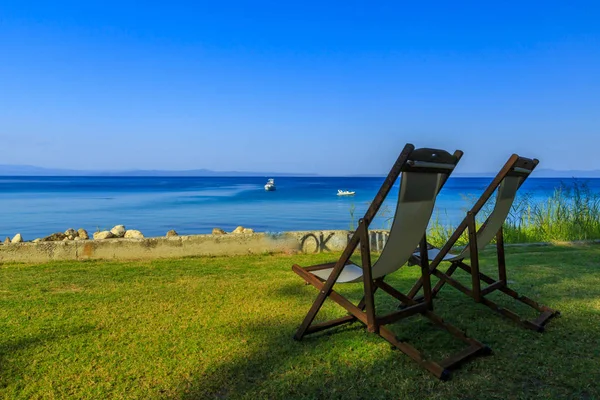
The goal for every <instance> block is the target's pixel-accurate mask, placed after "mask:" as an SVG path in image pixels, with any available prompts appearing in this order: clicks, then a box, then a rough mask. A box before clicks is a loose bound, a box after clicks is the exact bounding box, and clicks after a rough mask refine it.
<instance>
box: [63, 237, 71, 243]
mask: <svg viewBox="0 0 600 400" xmlns="http://www.w3.org/2000/svg"><path fill="white" fill-rule="evenodd" d="M69 240H71V239H69V237H68V236H67V237H66V238H64V239H63V240H62V241H63V242H68V241H69Z"/></svg>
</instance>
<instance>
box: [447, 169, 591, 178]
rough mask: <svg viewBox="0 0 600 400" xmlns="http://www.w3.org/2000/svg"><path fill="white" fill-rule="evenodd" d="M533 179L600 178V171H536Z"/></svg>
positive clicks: (459, 175) (457, 175)
mask: <svg viewBox="0 0 600 400" xmlns="http://www.w3.org/2000/svg"><path fill="white" fill-rule="evenodd" d="M496 174H497V172H481V173H456V174H454V175H453V176H454V177H457V178H458V177H464V178H468V177H473V178H479V177H493V176H496ZM531 177H532V178H600V169H594V170H588V171H582V170H565V171H559V170H555V169H544V168H539V169H536V170H535V171H534V172H533V174H532V175H531Z"/></svg>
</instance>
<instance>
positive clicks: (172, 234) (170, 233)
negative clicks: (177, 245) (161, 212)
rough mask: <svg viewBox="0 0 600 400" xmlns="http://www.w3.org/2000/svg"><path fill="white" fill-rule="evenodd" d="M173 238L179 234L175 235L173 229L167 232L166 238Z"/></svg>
mask: <svg viewBox="0 0 600 400" xmlns="http://www.w3.org/2000/svg"><path fill="white" fill-rule="evenodd" d="M174 236H179V233H177V232H176V231H175V230H174V229H171V230H170V231H169V232H167V237H174Z"/></svg>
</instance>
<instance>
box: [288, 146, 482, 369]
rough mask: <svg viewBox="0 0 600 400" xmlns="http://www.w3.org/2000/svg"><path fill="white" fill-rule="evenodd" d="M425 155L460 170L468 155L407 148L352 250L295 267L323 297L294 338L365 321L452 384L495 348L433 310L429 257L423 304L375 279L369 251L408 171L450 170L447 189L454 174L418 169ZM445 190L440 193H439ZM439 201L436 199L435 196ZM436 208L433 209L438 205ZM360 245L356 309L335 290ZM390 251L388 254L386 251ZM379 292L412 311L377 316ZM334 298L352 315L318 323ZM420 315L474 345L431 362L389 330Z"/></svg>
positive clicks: (424, 272)
mask: <svg viewBox="0 0 600 400" xmlns="http://www.w3.org/2000/svg"><path fill="white" fill-rule="evenodd" d="M419 153H420V154H421V155H423V154H425V155H426V156H425V157H424V158H421V160H420V161H423V162H425V163H427V161H432V159H431V158H429V157H428V156H427V154H429V155H431V154H433V156H436V155H438V154H441V153H445V155H446V156H447V157H446V160H447V159H448V158H450V159H451V160H453V161H452V163H453V165H452V169H453V168H454V166H455V165H456V164H457V163H458V161H459V160H460V158H461V157H462V152H461V151H460V150H457V151H456V152H455V153H454V154H453V155H450V154H449V153H447V152H445V151H442V150H432V149H418V150H415V149H414V146H413V145H411V144H407V145H406V146H405V148H404V150H403V151H402V152H401V154H400V156H399V157H398V159H397V160H396V162H395V163H394V166H393V167H392V169H391V171H390V173H389V175H388V176H387V178H386V179H385V181H384V183H383V185H382V186H381V188H380V189H379V192H378V193H377V195H376V196H375V199H374V201H373V202H372V203H371V205H370V207H369V209H368V210H367V212H366V213H365V216H364V217H363V218H362V219H360V221H359V224H358V228H357V230H356V232H355V233H354V235H353V236H352V237H351V239H350V240H349V242H348V245H347V246H346V248H345V250H344V251H343V253H342V255H341V257H340V258H339V259H338V260H337V262H334V263H328V264H321V265H313V266H310V267H301V266H299V265H293V267H292V269H293V271H294V272H295V273H296V274H298V275H300V276H301V277H302V278H303V279H304V280H305V281H306V282H307V284H311V285H313V286H314V287H315V288H317V289H318V290H319V294H318V296H317V299H316V300H315V302H314V303H313V305H312V307H311V308H310V310H309V312H308V314H307V315H306V317H305V318H304V321H303V322H302V325H300V327H299V328H298V330H297V332H296V334H295V336H294V339H296V340H301V339H302V338H303V337H304V336H305V335H307V334H311V333H315V332H319V331H323V330H325V329H328V328H332V327H336V326H339V325H342V324H346V323H351V322H354V321H359V322H361V323H363V324H364V325H366V326H367V329H368V331H369V332H373V333H376V334H378V335H379V336H381V337H382V338H383V339H385V340H387V341H388V342H389V343H391V344H392V345H393V346H395V347H396V348H398V349H399V350H401V351H402V352H403V353H405V354H406V355H408V356H409V357H410V358H412V359H413V360H415V361H416V362H417V363H418V364H420V365H421V366H423V367H424V368H426V369H427V370H428V371H430V372H431V373H433V374H434V375H435V376H436V377H438V378H440V379H442V380H446V379H448V378H449V377H450V371H449V369H450V368H452V367H455V366H457V365H458V364H460V363H461V362H463V361H464V360H466V359H467V358H469V357H472V356H474V355H477V354H490V353H491V350H490V349H489V347H487V346H485V345H484V344H482V343H481V342H479V341H477V340H475V339H472V338H469V337H467V336H466V334H465V333H464V332H462V331H461V330H459V329H457V328H455V327H454V326H452V325H450V324H448V323H446V322H445V321H444V320H442V318H440V317H438V316H437V315H436V314H434V313H433V312H432V310H433V304H432V302H431V286H430V281H429V277H430V273H429V263H428V260H427V257H424V258H423V262H422V263H421V274H422V275H421V276H422V281H423V282H424V288H425V301H424V302H423V303H418V302H416V301H414V300H413V299H411V298H409V297H408V296H406V295H405V294H403V293H401V292H400V291H398V290H397V289H395V288H394V287H392V286H391V285H389V284H388V283H386V282H384V279H385V276H382V277H378V278H374V277H373V275H372V265H371V255H370V248H369V233H368V228H369V224H370V223H371V221H372V220H373V218H374V216H375V215H376V213H377V211H378V209H379V208H380V206H381V204H382V203H383V201H384V200H385V198H386V196H387V195H388V193H389V191H390V190H391V188H392V186H393V184H394V182H395V181H396V179H397V178H398V177H399V175H400V174H401V173H402V172H407V171H410V172H436V173H442V172H444V173H445V174H447V175H445V176H444V177H443V178H442V182H440V186H439V189H441V186H443V184H444V183H445V181H446V180H447V178H448V175H449V172H448V170H445V171H443V170H432V169H429V170H425V169H424V168H420V167H418V166H417V164H418V162H419V160H418V155H419ZM415 159H416V160H417V162H415ZM450 173H451V171H450ZM439 189H438V191H437V192H439ZM437 192H436V193H435V195H434V196H437ZM399 201H400V199H399ZM433 201H435V198H434V200H433ZM431 207H432V208H433V205H432V206H431ZM430 217H431V214H430V215H429V216H427V221H428V220H429V218H430ZM426 224H427V222H425V226H423V230H422V233H420V232H417V233H416V234H418V236H417V240H418V239H419V238H421V239H420V243H421V244H424V243H426V242H427V238H426V235H425V230H426ZM359 243H360V254H361V263H362V278H361V279H360V280H362V282H363V286H364V296H363V298H362V299H361V301H360V302H359V303H358V305H355V304H353V303H352V302H351V301H349V300H348V299H346V298H345V297H343V296H342V295H341V294H339V293H338V292H336V291H335V290H333V287H334V284H336V281H337V280H338V277H339V276H340V274H342V271H343V270H344V268H345V267H346V266H347V265H349V264H351V263H350V261H349V260H350V257H351V255H352V254H353V252H354V251H355V250H356V248H357V247H358V245H359ZM390 243H391V238H390V239H388V241H387V243H386V246H388V245H393V244H390ZM417 244H418V243H415V244H414V245H413V247H412V249H414V248H416V246H417ZM423 248H424V247H423ZM384 251H385V249H384ZM411 253H412V250H410V249H409V255H408V256H407V259H408V257H410V254H411ZM382 255H383V253H382ZM404 263H405V261H402V264H404ZM326 269H331V272H330V273H329V277H328V278H327V279H324V278H323V277H319V276H317V273H318V272H319V271H323V270H326ZM360 280H358V281H360ZM377 289H381V290H383V291H384V292H386V293H388V294H389V295H391V296H393V297H394V298H396V299H397V300H399V301H400V302H402V303H403V304H405V305H406V306H407V307H406V308H405V309H403V310H400V311H395V312H392V313H389V314H387V315H382V316H378V315H376V311H375V308H376V307H375V300H374V293H375V291H376V290H377ZM328 298H329V299H331V300H333V301H335V302H336V303H337V304H339V305H340V306H342V307H343V308H345V309H346V310H347V311H348V313H349V315H347V316H344V317H341V318H337V319H333V320H330V321H327V322H322V323H315V324H313V321H314V318H315V316H316V315H317V313H318V311H319V310H320V308H321V307H322V305H323V303H324V302H325V300H326V299H328ZM415 314H421V315H423V316H424V317H426V318H428V319H429V320H431V321H432V322H433V323H435V324H436V325H437V326H439V327H441V328H443V329H445V330H446V331H448V332H450V333H451V334H452V335H454V336H455V337H457V338H458V339H460V340H462V341H463V342H465V343H466V344H467V345H468V347H466V348H465V349H464V350H462V351H460V352H458V353H456V354H454V355H452V356H450V357H448V358H447V359H445V360H443V361H441V362H439V363H438V362H435V361H431V360H427V359H425V358H424V357H423V355H422V354H421V353H420V352H419V351H418V350H417V349H416V348H414V347H413V346H412V345H410V344H409V343H407V342H405V341H402V340H400V339H399V338H397V337H396V336H395V335H394V333H393V332H392V331H391V330H389V329H388V328H386V326H385V325H387V324H390V323H393V322H396V321H399V320H401V319H403V318H407V317H410V316H413V315H415Z"/></svg>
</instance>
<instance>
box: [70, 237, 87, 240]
mask: <svg viewBox="0 0 600 400" xmlns="http://www.w3.org/2000/svg"><path fill="white" fill-rule="evenodd" d="M73 240H85V239H82V238H80V237H79V236H76V237H75V239H73Z"/></svg>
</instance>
